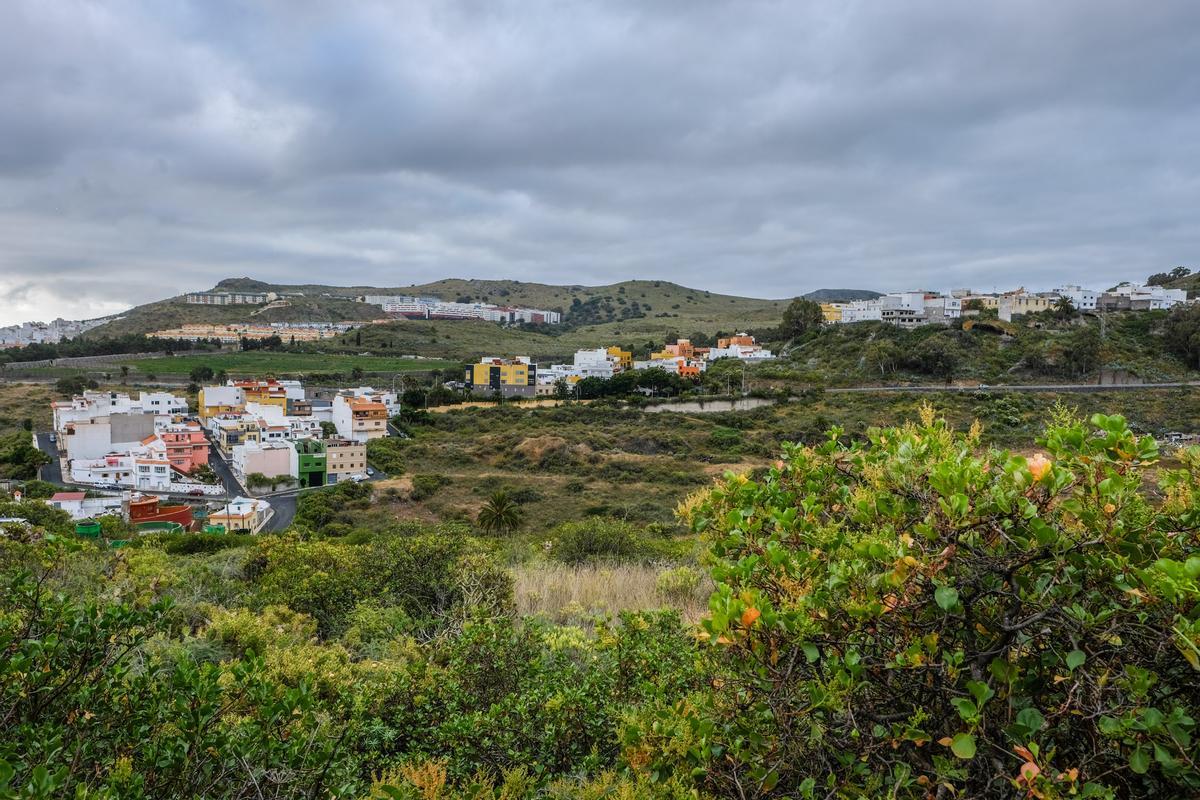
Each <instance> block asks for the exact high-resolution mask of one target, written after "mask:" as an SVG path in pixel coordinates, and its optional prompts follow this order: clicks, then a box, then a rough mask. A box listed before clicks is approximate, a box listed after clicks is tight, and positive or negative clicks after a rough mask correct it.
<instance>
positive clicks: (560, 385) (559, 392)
mask: <svg viewBox="0 0 1200 800" xmlns="http://www.w3.org/2000/svg"><path fill="white" fill-rule="evenodd" d="M570 396H571V385H570V384H569V383H567V380H566V378H559V379H558V380H556V381H555V382H554V398H555V399H556V400H566V399H567V398H568V397H570Z"/></svg>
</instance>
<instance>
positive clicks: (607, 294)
mask: <svg viewBox="0 0 1200 800" xmlns="http://www.w3.org/2000/svg"><path fill="white" fill-rule="evenodd" d="M214 290H215V291H235V290H238V291H261V292H275V293H277V294H281V295H288V297H286V298H285V300H284V301H283V302H282V303H279V304H276V305H273V306H272V307H268V308H263V307H261V306H251V305H245V306H207V305H192V304H188V303H186V302H185V301H184V298H183V296H178V297H172V298H168V299H166V300H160V301H156V302H153V303H147V304H145V305H141V306H137V307H136V308H133V309H131V310H129V311H128V312H126V313H125V314H123V315H122V316H121V318H120V319H118V320H115V321H113V322H110V323H108V324H106V325H102V326H99V327H97V328H95V329H93V330H91V331H89V332H88V333H87V334H86V335H87V337H88V338H104V337H111V336H119V335H125V334H136V333H152V332H154V331H156V330H162V329H164V328H171V327H177V326H179V325H182V324H186V323H193V322H215V323H232V322H249V321H258V322H309V321H311V322H335V321H343V320H363V321H365V320H373V319H379V318H380V317H382V316H383V314H382V310H381V309H380V308H379V306H376V305H369V304H366V303H361V302H358V301H357V299H356V298H358V297H360V296H362V295H366V294H401V295H422V296H432V297H437V298H440V299H445V300H453V301H462V302H483V303H495V304H500V305H515V306H530V307H535V308H545V309H550V310H555V311H559V312H561V313H562V314H563V324H562V325H560V326H555V327H554V328H547V329H545V330H544V331H543V332H532V331H523V330H517V329H501V328H500V327H499V326H496V325H494V324H492V323H472V322H465V321H463V322H459V321H446V320H441V321H423V320H416V321H414V320H398V321H396V322H394V323H390V324H388V325H382V326H377V327H376V326H373V327H372V329H371V330H369V331H364V332H363V337H366V338H367V339H368V340H369V341H363V340H362V338H363V337H354V336H353V335H352V336H350V337H343V340H342V342H341V344H342V345H344V346H345V347H346V348H348V349H352V348H354V347H358V346H359V345H360V343H361V345H362V349H389V350H391V351H392V352H396V351H397V350H399V351H400V352H405V353H431V354H433V353H436V354H449V355H456V356H457V355H461V356H465V357H471V356H474V355H476V354H480V353H487V352H493V351H496V350H497V349H499V350H505V351H507V349H513V348H516V349H520V350H521V351H522V352H524V351H525V350H532V351H534V352H541V353H545V354H560V353H564V354H565V353H568V352H571V351H573V350H574V349H576V348H577V347H587V346H598V345H600V344H604V343H608V342H611V341H616V340H619V341H631V340H638V341H644V340H654V341H662V340H663V337H664V336H665V335H667V334H674V335H681V336H689V335H691V334H693V333H704V334H706V335H713V334H715V333H717V332H719V331H725V332H728V331H733V330H735V329H739V328H747V327H749V328H754V327H766V326H772V325H775V324H778V322H779V320H780V318H781V316H782V314H783V310H784V308H786V307H787V304H788V302H789V301H790V298H789V299H778V300H770V299H760V298H752V297H738V296H733V295H723V294H717V293H714V292H708V291H704V290H702V289H692V288H689V287H686V286H681V285H679V284H676V283H671V282H669V281H647V280H636V281H622V282H620V283H614V284H610V285H607V286H583V285H579V284H567V285H551V284H542V283H526V282H523V281H514V280H476V279H462V278H451V279H446V280H440V281H435V282H433V283H425V284H410V285H408V286H392V287H378V286H329V285H324V284H295V285H287V284H273V283H267V282H264V281H259V280H255V279H253V278H227V279H225V280H222V281H221V282H219V283H218V284H217V285H216V286H215V287H214ZM822 291H838V292H840V291H842V290H822Z"/></svg>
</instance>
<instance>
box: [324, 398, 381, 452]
mask: <svg viewBox="0 0 1200 800" xmlns="http://www.w3.org/2000/svg"><path fill="white" fill-rule="evenodd" d="M387 421H388V412H387V406H385V405H384V404H383V403H381V402H378V401H376V400H370V399H368V398H365V397H355V396H354V395H351V394H338V395H337V396H335V397H334V398H333V425H334V427H335V428H337V433H338V436H340V437H341V438H343V439H349V440H351V441H354V442H367V441H370V440H371V439H381V438H383V437H385V436H387Z"/></svg>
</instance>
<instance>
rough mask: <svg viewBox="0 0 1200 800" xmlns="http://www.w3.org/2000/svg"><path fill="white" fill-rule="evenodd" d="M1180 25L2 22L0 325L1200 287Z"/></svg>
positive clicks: (34, 5) (136, 5)
mask: <svg viewBox="0 0 1200 800" xmlns="http://www.w3.org/2000/svg"><path fill="white" fill-rule="evenodd" d="M1198 76H1200V7H1197V6H1195V4H1194V3H1192V2H1186V1H1184V0H1179V1H1176V2H1172V0H1164V2H1158V3H1153V4H1141V5H1140V6H1135V5H1134V4H1132V3H1125V2H1121V3H1118V2H1105V1H1104V0H1101V2H1095V0H1092V1H1090V2H1087V1H1085V0H1064V1H1063V2H1056V3H1044V2H1019V1H1018V2H1006V3H995V4H958V3H945V2H916V1H915V0H913V1H912V2H896V3H861V2H858V3H846V2H832V1H830V2H810V3H788V2H757V1H755V0H741V1H739V2H733V1H732V0H731V1H730V2H715V1H713V0H709V1H707V2H694V1H693V2H686V3H683V2H678V3H677V2H653V0H650V1H649V2H648V1H647V0H636V1H635V0H629V1H628V2H606V3H594V2H549V0H546V1H545V2H539V1H538V0H520V2H517V1H516V0H514V1H513V2H502V1H500V0H492V1H491V2H484V1H483V0H477V1H475V0H460V2H440V3H403V2H394V0H387V1H385V0H380V1H379V2H347V3H333V2H316V1H315V0H288V1H287V2H285V1H284V0H262V2H257V3H241V2H232V1H231V0H228V1H224V2H216V1H215V0H206V1H205V2H200V0H194V2H187V1H186V0H176V1H175V2H166V3H158V2H146V1H145V0H143V1H142V2H121V1H120V0H113V2H106V3H99V2H86V1H85V0H78V2H69V1H64V2H58V3H43V2H35V0H15V1H14V2H10V3H5V4H3V6H0V242H2V243H3V245H4V246H3V248H0V272H2V273H3V276H4V278H5V279H6V285H5V286H4V287H0V288H2V290H3V291H2V292H0V293H2V294H3V295H4V297H6V298H7V300H8V303H7V308H6V310H4V311H0V316H3V317H4V318H7V319H15V318H25V317H31V316H32V317H46V316H53V315H54V314H56V313H64V314H66V315H69V316H87V315H91V314H94V313H103V312H107V311H111V310H114V309H116V308H118V307H120V306H121V305H122V304H126V303H132V302H141V301H145V300H148V299H153V298H157V297H161V296H163V295H167V294H173V293H176V292H178V291H182V290H185V289H191V288H200V287H206V286H209V285H211V284H212V283H213V282H215V281H216V280H218V279H219V278H221V277H225V276H229V275H241V274H249V275H254V276H257V277H261V278H264V279H271V280H279V281H288V280H297V281H301V280H303V281H310V280H327V281H340V282H344V283H375V284H380V285H388V284H391V285H404V284H407V283H411V282H416V281H424V280H431V279H436V278H440V277H447V276H475V277H512V278H520V279H527V280H543V281H548V282H570V283H604V282H609V281H612V280H617V279H623V278H630V277H656V278H667V279H672V280H676V281H679V282H681V283H685V284H692V285H699V286H702V287H704V288H710V289H714V290H719V291H730V292H740V293H745V294H756V295H760V296H772V297H782V296H788V295H792V294H795V293H798V292H801V291H805V290H808V289H812V288H817V287H820V286H828V285H855V286H864V287H874V288H880V289H899V288H913V287H918V286H924V287H928V288H937V289H944V288H949V287H950V286H975V287H979V288H991V287H993V286H1001V287H1005V286H1011V285H1015V284H1021V283H1024V284H1026V285H1030V286H1036V287H1039V288H1040V287H1049V286H1052V285H1054V284H1056V283H1058V282H1064V281H1069V282H1080V283H1084V284H1088V285H1092V286H1096V287H1103V286H1106V285H1109V284H1111V283H1113V282H1115V281H1116V280H1119V279H1124V278H1130V279H1137V278H1141V277H1144V276H1145V275H1146V274H1147V273H1148V272H1151V271H1158V270H1160V269H1164V268H1169V267H1171V266H1174V265H1176V264H1181V263H1182V264H1189V265H1193V266H1194V265H1195V260H1194V254H1195V252H1196V247H1197V244H1198V240H1200V234H1198V230H1197V225H1196V222H1195V219H1194V218H1195V209H1196V208H1197V201H1198V200H1200V179H1198V178H1197V175H1198V174H1200V170H1198V168H1200V144H1198V143H1200V110H1198V109H1200V105H1198V102H1197V101H1198V100H1200V77H1198Z"/></svg>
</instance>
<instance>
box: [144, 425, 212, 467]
mask: <svg viewBox="0 0 1200 800" xmlns="http://www.w3.org/2000/svg"><path fill="white" fill-rule="evenodd" d="M156 431H157V433H158V437H159V438H160V439H162V441H163V444H164V445H165V446H166V449H167V460H168V461H169V462H171V466H172V467H174V468H175V469H176V470H177V471H178V472H182V473H184V474H188V473H191V472H193V471H194V470H195V469H196V468H198V467H201V466H206V465H207V464H208V449H209V445H208V438H207V437H205V435H204V429H203V428H201V427H200V424H199V423H197V422H172V423H168V424H166V425H161V426H158V428H157V429H156Z"/></svg>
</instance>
